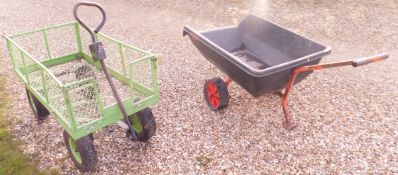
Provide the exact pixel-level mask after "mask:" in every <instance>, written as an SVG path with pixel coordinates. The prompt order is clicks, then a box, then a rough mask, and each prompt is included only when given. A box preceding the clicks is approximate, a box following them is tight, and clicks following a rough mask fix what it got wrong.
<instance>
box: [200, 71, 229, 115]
mask: <svg viewBox="0 0 398 175" xmlns="http://www.w3.org/2000/svg"><path fill="white" fill-rule="evenodd" d="M203 95H204V97H205V101H206V104H207V106H208V107H209V108H210V109H211V110H213V111H217V110H220V109H222V108H225V107H226V106H228V103H229V92H228V87H227V84H226V83H225V82H224V81H223V80H222V79H221V78H220V77H216V78H213V79H210V80H207V81H206V82H205V85H204V88H203Z"/></svg>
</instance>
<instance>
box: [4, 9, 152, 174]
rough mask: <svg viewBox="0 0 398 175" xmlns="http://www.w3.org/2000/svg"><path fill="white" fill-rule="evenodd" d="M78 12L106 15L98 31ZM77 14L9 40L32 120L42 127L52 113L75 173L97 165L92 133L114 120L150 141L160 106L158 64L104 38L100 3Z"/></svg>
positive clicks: (142, 53) (133, 135)
mask: <svg viewBox="0 0 398 175" xmlns="http://www.w3.org/2000/svg"><path fill="white" fill-rule="evenodd" d="M79 6H92V7H97V8H98V9H99V10H100V11H101V13H102V17H103V19H102V22H101V23H100V25H99V26H98V27H97V28H96V29H95V30H94V31H92V30H91V29H90V28H89V27H87V25H85V24H84V23H83V22H82V21H81V20H80V19H79V17H78V15H77V9H78V7H79ZM73 12H74V16H75V18H76V20H77V21H74V22H70V23H66V24H61V25H57V26H53V27H48V28H44V29H39V30H34V31H30V32H26V33H21V34H17V35H12V36H7V37H6V40H7V47H8V50H9V52H10V56H11V59H12V63H13V66H14V70H15V72H16V74H17V76H18V77H19V79H20V80H21V81H22V82H23V83H24V85H25V87H26V93H27V96H28V101H29V104H30V106H31V108H32V111H33V113H34V115H35V117H36V118H37V119H38V120H39V121H42V120H44V119H46V118H47V116H48V115H49V114H50V113H51V114H52V116H53V117H54V118H55V120H56V121H57V122H58V123H59V124H60V125H61V126H62V127H63V129H64V134H63V135H64V141H65V145H66V148H67V150H68V152H69V154H70V156H71V158H72V160H73V162H74V163H75V165H76V167H77V168H78V169H79V170H80V171H82V172H87V171H93V170H95V166H96V164H97V155H96V151H95V148H94V145H93V139H94V137H93V135H92V133H93V132H95V131H97V130H99V129H101V128H103V127H106V126H108V125H111V124H113V123H116V122H117V123H118V124H119V125H120V126H122V127H124V128H125V129H127V132H126V133H127V134H126V135H127V136H128V137H129V138H131V139H132V140H136V141H143V142H145V141H147V140H148V139H149V138H150V137H151V136H153V135H154V134H155V132H156V122H155V118H154V116H153V114H152V111H151V110H150V108H149V106H152V105H154V104H156V103H157V102H158V101H159V93H158V86H157V58H156V56H155V55H153V54H151V53H149V52H147V51H144V50H141V49H138V48H136V47H134V46H131V45H128V44H125V43H123V42H120V41H118V40H115V39H113V38H111V37H109V36H107V35H104V34H102V33H99V30H100V29H101V28H102V26H103V25H104V24H105V21H106V14H105V11H104V10H103V8H102V7H101V6H100V5H99V4H96V3H91V2H79V3H77V4H76V5H75V7H74V11H73ZM82 27H83V28H84V29H86V30H87V31H88V32H86V31H84V30H81V29H82ZM84 45H89V47H88V48H86V47H83V46H84ZM104 48H106V49H104ZM105 50H106V55H107V56H108V58H107V59H105V57H106V56H105ZM106 65H107V66H106Z"/></svg>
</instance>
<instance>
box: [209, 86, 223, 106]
mask: <svg viewBox="0 0 398 175" xmlns="http://www.w3.org/2000/svg"><path fill="white" fill-rule="evenodd" d="M207 99H209V102H210V104H211V105H212V106H213V107H214V108H215V109H218V106H219V105H220V94H219V93H218V89H217V86H216V84H214V82H213V81H210V82H209V84H208V85H207Z"/></svg>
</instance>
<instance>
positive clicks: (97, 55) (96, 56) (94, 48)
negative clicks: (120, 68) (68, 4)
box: [73, 1, 138, 140]
mask: <svg viewBox="0 0 398 175" xmlns="http://www.w3.org/2000/svg"><path fill="white" fill-rule="evenodd" d="M82 5H83V6H91V7H97V8H98V9H99V10H100V11H101V13H102V21H101V23H100V24H99V25H98V26H97V28H96V29H95V30H94V32H93V31H91V29H90V28H89V27H88V26H87V25H86V24H84V23H83V21H81V20H80V18H79V17H78V15H77V9H78V8H79V7H80V6H82ZM73 16H74V17H75V19H76V20H77V22H79V24H80V25H81V26H82V27H83V28H84V29H86V30H87V31H88V33H90V36H91V41H92V44H90V45H89V48H90V52H91V55H92V58H93V60H94V61H99V62H100V64H101V68H102V71H103V72H104V74H105V76H106V79H107V80H108V83H109V86H110V87H111V90H112V93H113V96H114V97H115V99H116V101H117V103H118V105H119V108H120V110H121V111H122V113H123V117H124V120H125V122H126V123H127V126H128V130H129V132H130V133H131V136H132V139H135V140H137V138H138V136H137V135H136V132H134V129H133V127H132V125H131V122H130V120H129V118H128V115H127V112H126V109H125V107H124V106H123V103H122V100H121V99H120V96H119V94H118V92H117V90H116V87H115V85H114V83H113V81H112V77H111V75H110V74H109V72H108V68H107V67H106V65H105V62H104V59H105V58H106V54H105V49H104V46H103V45H102V43H101V42H98V41H96V37H95V34H94V33H98V32H99V31H100V30H101V28H102V27H103V26H104V24H105V22H106V14H105V10H104V9H103V8H102V7H101V5H99V4H97V3H93V2H85V1H81V2H78V3H77V4H76V5H75V7H74V8H73Z"/></svg>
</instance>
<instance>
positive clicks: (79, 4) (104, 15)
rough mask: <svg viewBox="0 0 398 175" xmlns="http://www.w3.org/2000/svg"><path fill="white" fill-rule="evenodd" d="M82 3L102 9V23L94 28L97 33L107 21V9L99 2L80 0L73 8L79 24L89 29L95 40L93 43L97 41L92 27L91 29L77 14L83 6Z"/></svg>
mask: <svg viewBox="0 0 398 175" xmlns="http://www.w3.org/2000/svg"><path fill="white" fill-rule="evenodd" d="M82 5H84V6H90V7H97V8H98V9H99V10H100V11H101V13H102V21H101V23H100V24H99V25H98V26H97V28H96V29H95V30H94V32H95V33H98V32H99V31H100V30H101V28H102V27H103V26H104V24H105V22H106V14H105V10H104V9H103V8H102V6H101V5H99V4H98V3H94V2H87V1H80V2H78V3H77V4H76V5H75V7H74V8H73V16H74V17H75V19H76V20H77V22H79V24H80V25H81V26H83V27H84V29H86V30H87V31H88V33H90V36H91V40H92V41H93V43H95V36H94V33H93V31H91V29H90V28H89V27H88V26H87V25H86V24H84V23H83V21H82V20H80V18H79V16H78V15H77V9H78V8H79V7H80V6H82Z"/></svg>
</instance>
